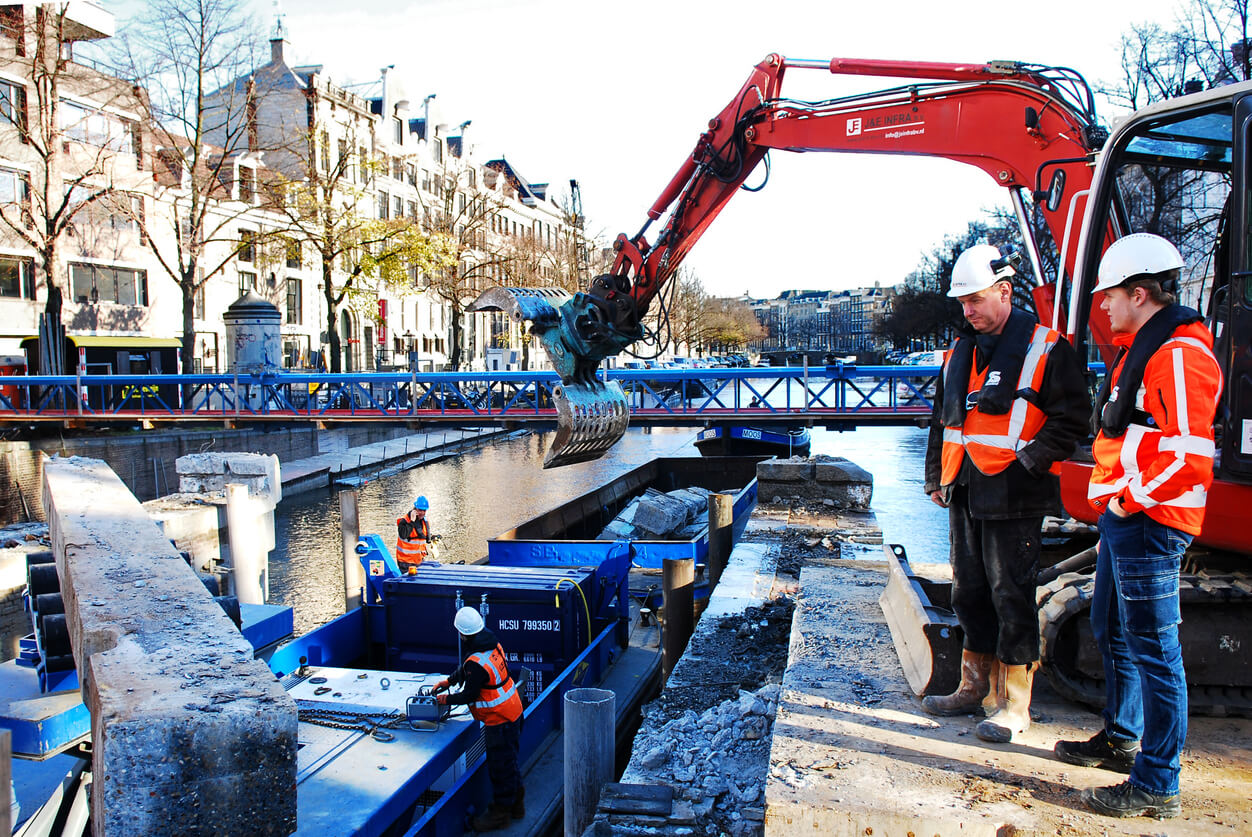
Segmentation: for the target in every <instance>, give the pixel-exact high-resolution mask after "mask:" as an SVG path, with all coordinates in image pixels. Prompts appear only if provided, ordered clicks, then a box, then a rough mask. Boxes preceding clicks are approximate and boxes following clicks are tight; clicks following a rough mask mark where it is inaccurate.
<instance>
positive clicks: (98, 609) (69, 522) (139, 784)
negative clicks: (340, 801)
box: [43, 458, 297, 837]
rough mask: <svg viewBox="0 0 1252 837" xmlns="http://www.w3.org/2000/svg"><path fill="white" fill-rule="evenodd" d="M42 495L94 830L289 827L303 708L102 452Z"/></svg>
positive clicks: (281, 830)
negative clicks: (85, 737) (85, 735)
mask: <svg viewBox="0 0 1252 837" xmlns="http://www.w3.org/2000/svg"><path fill="white" fill-rule="evenodd" d="M43 500H44V505H45V508H47V510H48V521H49V530H50V533H51V536H52V548H53V553H54V554H55V555H56V562H57V571H58V574H59V575H60V577H61V591H62V598H63V600H64V601H65V610H66V619H67V622H68V623H69V628H70V638H71V644H72V646H73V650H74V659H75V662H76V663H77V665H78V671H79V676H80V678H81V680H82V684H83V685H82V691H83V700H84V702H85V703H86V705H87V708H88V710H89V711H90V712H91V726H92V737H93V741H94V748H93V755H92V773H93V776H94V777H95V780H94V782H93V784H92V789H91V794H92V811H93V812H94V814H95V817H96V819H95V824H94V828H95V834H97V835H107V837H114V835H120V836H121V837H131V835H135V837H138V835H146V834H175V833H176V834H245V833H247V834H289V833H291V832H292V831H294V830H295V826H296V798H295V794H294V793H293V792H292V788H294V787H295V782H296V749H297V746H296V745H297V717H296V706H295V702H294V701H293V700H292V699H291V696H290V695H288V694H287V693H286V691H285V690H284V689H283V688H282V687H281V686H280V685H279V684H278V683H277V681H276V680H275V679H274V677H273V675H272V674H271V673H270V671H269V669H268V668H267V667H266V666H265V665H264V663H261V662H260V661H258V660H255V659H253V656H252V648H251V646H250V645H249V644H248V642H247V641H246V640H245V639H244V638H243V637H242V636H241V635H240V634H239V632H238V631H237V630H236V629H235V627H234V625H233V624H232V623H231V622H230V620H229V619H228V618H227V616H226V615H225V613H223V612H222V610H221V608H220V607H218V606H217V604H216V603H214V601H213V600H212V598H210V596H209V594H208V592H207V591H206V590H205V588H204V585H203V584H201V582H200V580H199V579H198V578H197V577H196V574H195V572H194V571H193V570H192V569H191V568H190V567H188V566H187V564H186V563H185V562H184V561H183V560H182V559H181V558H180V557H179V556H178V553H177V552H176V551H175V550H174V548H173V547H172V546H171V545H170V543H169V540H168V539H167V538H166V537H165V535H164V534H163V533H162V532H161V531H160V530H159V529H158V527H157V526H156V525H155V524H154V523H153V522H152V521H151V520H150V519H149V518H148V516H147V513H146V512H145V511H144V509H143V508H142V507H141V506H140V505H139V502H138V501H137V500H136V499H135V498H134V496H133V495H131V494H130V492H129V491H127V490H126V487H125V486H124V485H123V484H122V482H121V480H119V479H118V478H117V476H116V475H115V474H114V473H113V472H112V471H110V470H109V469H108V467H107V466H106V465H105V464H104V463H103V462H101V461H99V460H92V459H80V458H70V459H52V460H48V461H47V462H46V463H45V465H44V492H43Z"/></svg>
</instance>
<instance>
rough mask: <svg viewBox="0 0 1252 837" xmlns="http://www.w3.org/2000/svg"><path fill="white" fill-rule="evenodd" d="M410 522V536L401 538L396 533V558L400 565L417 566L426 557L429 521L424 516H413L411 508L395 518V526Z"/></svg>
mask: <svg viewBox="0 0 1252 837" xmlns="http://www.w3.org/2000/svg"><path fill="white" fill-rule="evenodd" d="M406 523H408V524H412V526H413V533H412V535H411V537H408V538H402V537H400V536H399V534H398V533H397V535H396V560H397V561H398V562H400V566H401V567H404V566H413V567H416V566H419V565H420V564H421V563H422V561H423V560H425V558H426V542H427V541H429V540H430V521H428V520H427V519H426V518H425V517H423V518H420V519H418V518H414V517H413V510H412V509H410V510H409V511H408V513H406V514H404V515H401V516H400V517H397V518H396V526H397V527H401V528H403V525H404V524H406Z"/></svg>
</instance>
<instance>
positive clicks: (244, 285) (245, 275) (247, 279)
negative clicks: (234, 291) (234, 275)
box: [239, 270, 256, 296]
mask: <svg viewBox="0 0 1252 837" xmlns="http://www.w3.org/2000/svg"><path fill="white" fill-rule="evenodd" d="M254 290H256V274H255V273H249V272H248V271H246V270H241V271H239V295H240V296H243V295H244V294H246V293H247V292H248V291H254Z"/></svg>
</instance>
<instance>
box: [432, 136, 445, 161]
mask: <svg viewBox="0 0 1252 837" xmlns="http://www.w3.org/2000/svg"><path fill="white" fill-rule="evenodd" d="M431 151H432V152H433V154H434V156H435V162H436V163H442V162H443V140H441V139H439V138H438V137H435V139H434V144H433V147H432V149H431Z"/></svg>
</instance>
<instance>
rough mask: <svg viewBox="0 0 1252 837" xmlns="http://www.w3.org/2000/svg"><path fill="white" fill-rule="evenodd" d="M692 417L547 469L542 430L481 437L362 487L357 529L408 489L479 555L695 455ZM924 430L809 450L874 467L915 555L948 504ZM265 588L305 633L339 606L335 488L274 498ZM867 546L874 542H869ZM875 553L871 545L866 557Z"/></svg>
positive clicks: (835, 439)
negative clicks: (589, 498) (496, 540)
mask: <svg viewBox="0 0 1252 837" xmlns="http://www.w3.org/2000/svg"><path fill="white" fill-rule="evenodd" d="M695 432H696V431H695V430H694V429H692V428H655V429H652V430H650V431H649V430H646V429H643V428H637V427H632V428H631V429H630V430H629V431H627V433H626V436H625V437H624V438H623V439H622V441H621V442H620V443H619V444H617V445H616V446H615V447H613V448H612V449H611V450H610V451H609V452H608V454H606V455H605V456H604V457H603V458H602V459H599V460H597V461H595V462H585V463H581V464H578V465H570V466H567V467H564V468H556V469H553V470H550V471H545V470H543V468H542V467H541V466H542V464H543V455H544V452H545V451H546V450H547V447H548V445H549V444H550V443H551V434H550V433H544V434H526V435H521V436H517V437H514V438H510V439H507V440H503V441H498V442H493V443H490V444H487V445H486V446H484V447H482V448H481V449H479V450H476V451H472V452H468V453H466V454H464V455H462V456H459V457H455V458H453V459H449V460H445V461H443V462H438V463H434V464H431V465H426V466H424V467H422V468H414V469H413V470H410V471H406V472H404V473H401V474H398V475H396V476H392V477H387V478H384V479H381V480H378V481H375V482H372V483H370V484H368V485H366V486H365V487H364V488H362V489H361V499H360V521H361V523H360V525H361V531H362V532H365V533H368V532H376V533H378V534H381V535H382V536H383V538H384V540H385V541H386V542H387V544H388V546H389V547H390V546H391V545H392V544H393V543H394V538H395V534H394V533H395V520H396V517H397V516H398V515H399V514H401V513H402V512H403V511H405V510H406V509H408V507H409V505H410V504H411V503H412V502H413V498H414V497H416V496H417V495H419V494H424V495H426V497H427V498H428V499H429V500H430V513H429V517H430V521H431V530H432V531H433V532H435V533H438V534H441V535H443V537H444V540H443V556H442V557H443V558H445V559H448V560H473V559H475V558H477V557H479V556H482V555H485V554H486V551H487V543H486V542H487V539H488V538H491V537H494V536H496V535H498V534H500V533H501V532H503V531H504V530H506V529H509V528H510V527H512V526H515V525H517V524H518V523H521V522H522V521H524V520H526V519H528V518H530V517H533V516H534V515H536V514H538V513H540V512H542V511H545V510H547V509H549V508H551V507H553V506H556V505H559V504H560V503H563V502H565V501H566V500H569V499H572V498H573V497H576V496H578V495H580V494H582V493H584V492H586V491H589V490H591V489H593V488H596V487H598V486H600V485H602V484H603V483H605V482H607V481H608V480H611V479H613V478H614V477H615V476H617V475H618V474H621V473H624V472H626V471H628V470H630V469H631V468H633V467H635V466H637V465H639V464H642V463H644V462H647V461H649V460H650V459H653V458H655V457H658V456H697V455H698V453H697V451H696V450H695V447H694V446H693V445H692V441H693V440H694V438H695ZM925 451H926V432H925V430H922V429H919V428H915V427H867V428H861V429H859V430H857V431H855V432H842V433H840V432H834V431H826V430H820V429H815V430H814V431H813V453H814V454H819V453H824V454H830V455H832V456H843V457H847V458H848V459H850V460H852V461H853V462H856V463H857V464H858V465H860V466H861V467H863V468H865V469H866V470H869V471H870V472H872V473H873V474H874V501H873V506H874V511H875V512H876V514H877V516H878V520H879V524H880V525H881V526H882V528H883V535H884V539H886V540H887V541H890V542H897V543H903V544H906V545H907V547H908V551H909V557H910V558H911V559H912V560H914V561H928V560H929V561H946V560H947V512H946V511H944V510H943V509H940V508H939V507H938V506H935V505H934V504H933V503H931V502H930V501H929V500H927V499H926V498H925V496H924V495H923V493H922V463H923V461H924V456H925ZM275 525H276V535H277V542H278V543H277V547H276V548H275V550H274V552H273V554H272V556H271V560H270V599H271V601H272V602H274V603H276V604H287V605H291V606H293V607H294V608H295V620H296V631H297V632H298V633H303V632H305V631H308V630H310V629H311V628H314V627H316V626H317V625H320V624H322V623H323V622H326V621H327V620H329V619H331V618H333V617H334V616H336V615H338V614H339V613H342V612H343V562H342V558H341V555H340V550H341V546H340V534H339V505H338V501H337V499H336V497H335V495H334V494H333V493H325V492H313V493H310V494H305V495H301V496H298V497H295V498H293V499H292V500H290V501H284V502H283V503H282V505H281V506H280V507H279V509H278V514H277V519H276V521H275ZM871 554H872V553H871ZM875 557H876V556H875Z"/></svg>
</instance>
